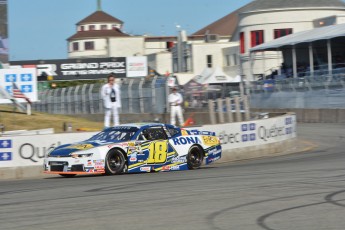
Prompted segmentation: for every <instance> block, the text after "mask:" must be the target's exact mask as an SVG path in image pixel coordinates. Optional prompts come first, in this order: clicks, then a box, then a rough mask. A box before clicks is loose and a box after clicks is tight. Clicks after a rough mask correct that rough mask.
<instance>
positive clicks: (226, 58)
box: [225, 54, 231, 66]
mask: <svg viewBox="0 0 345 230" xmlns="http://www.w3.org/2000/svg"><path fill="white" fill-rule="evenodd" d="M230 57H231V56H230V55H229V54H227V55H225V61H226V63H225V66H230V65H231V60H230Z"/></svg>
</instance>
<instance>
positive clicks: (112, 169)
mask: <svg viewBox="0 0 345 230" xmlns="http://www.w3.org/2000/svg"><path fill="white" fill-rule="evenodd" d="M125 166H126V160H125V157H124V156H123V154H122V153H121V151H119V150H112V151H110V152H108V154H107V156H106V158H105V174H107V175H116V174H121V173H122V172H123V169H124V168H125Z"/></svg>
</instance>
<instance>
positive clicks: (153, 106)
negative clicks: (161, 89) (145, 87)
mask: <svg viewBox="0 0 345 230" xmlns="http://www.w3.org/2000/svg"><path fill="white" fill-rule="evenodd" d="M156 81H157V76H154V77H153V80H152V83H151V92H152V99H151V103H152V104H151V105H152V111H154V112H155V113H156V111H157V110H156V109H157V108H156V107H157V103H156Z"/></svg>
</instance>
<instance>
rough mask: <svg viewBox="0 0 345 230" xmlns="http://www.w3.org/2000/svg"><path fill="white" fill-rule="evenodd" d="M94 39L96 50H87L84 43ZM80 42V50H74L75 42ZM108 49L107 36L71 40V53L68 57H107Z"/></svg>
mask: <svg viewBox="0 0 345 230" xmlns="http://www.w3.org/2000/svg"><path fill="white" fill-rule="evenodd" d="M89 41H93V42H94V50H85V46H84V43H85V42H89ZM74 42H78V43H79V50H78V51H72V50H73V43H74ZM107 54H108V50H107V40H106V39H105V38H99V39H82V40H77V41H71V42H70V43H69V53H68V58H86V57H87V58H91V57H107Z"/></svg>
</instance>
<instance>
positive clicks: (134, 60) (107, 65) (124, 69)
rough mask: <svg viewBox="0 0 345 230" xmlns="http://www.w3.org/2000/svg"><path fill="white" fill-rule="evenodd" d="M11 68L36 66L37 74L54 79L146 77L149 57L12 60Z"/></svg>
mask: <svg viewBox="0 0 345 230" xmlns="http://www.w3.org/2000/svg"><path fill="white" fill-rule="evenodd" d="M10 64H11V68H14V69H20V68H36V69H37V76H42V75H47V76H53V79H54V80H84V79H100V78H106V77H107V76H108V75H109V74H114V75H115V77H117V78H125V77H146V76H147V75H148V66H147V57H140V56H138V57H116V58H87V59H56V60H32V61H12V62H10Z"/></svg>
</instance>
